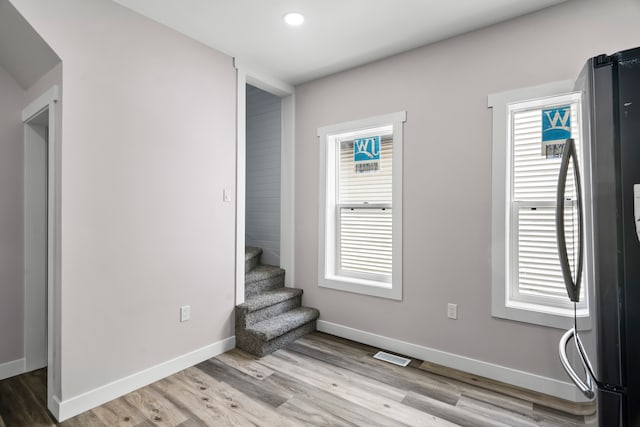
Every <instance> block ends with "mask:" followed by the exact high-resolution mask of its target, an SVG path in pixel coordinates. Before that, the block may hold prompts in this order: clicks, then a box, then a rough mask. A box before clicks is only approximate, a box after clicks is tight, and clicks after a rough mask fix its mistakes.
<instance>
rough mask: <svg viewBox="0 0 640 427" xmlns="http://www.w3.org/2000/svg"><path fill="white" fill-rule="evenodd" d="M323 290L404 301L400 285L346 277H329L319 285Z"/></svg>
mask: <svg viewBox="0 0 640 427" xmlns="http://www.w3.org/2000/svg"><path fill="white" fill-rule="evenodd" d="M318 286H320V287H321V288H329V289H336V290H339V291H345V292H351V293H356V294H362V295H370V296H374V297H380V298H387V299H393V300H398V301H401V300H402V288H401V287H400V285H399V284H395V285H394V284H393V283H385V282H377V281H374V280H366V279H356V278H353V277H345V276H327V277H324V279H321V280H320V283H319V284H318Z"/></svg>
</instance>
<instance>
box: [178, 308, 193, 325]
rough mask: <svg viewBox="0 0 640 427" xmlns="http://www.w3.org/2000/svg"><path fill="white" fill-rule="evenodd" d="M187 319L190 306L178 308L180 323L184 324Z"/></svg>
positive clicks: (189, 313)
mask: <svg viewBox="0 0 640 427" xmlns="http://www.w3.org/2000/svg"><path fill="white" fill-rule="evenodd" d="M189 319H191V306H190V305H183V306H182V307H180V321H181V322H186V321H187V320H189Z"/></svg>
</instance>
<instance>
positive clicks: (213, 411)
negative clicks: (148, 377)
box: [156, 371, 251, 426]
mask: <svg viewBox="0 0 640 427" xmlns="http://www.w3.org/2000/svg"><path fill="white" fill-rule="evenodd" d="M184 375H185V373H184V371H181V372H178V373H177V374H175V375H172V376H170V377H168V378H165V379H163V380H161V381H158V382H157V383H156V389H157V390H162V392H163V393H164V394H165V395H167V396H169V395H170V396H171V398H172V399H173V403H174V404H176V402H177V401H179V402H181V403H182V405H183V407H184V408H185V409H187V410H188V412H189V414H190V415H191V417H190V418H192V419H196V420H198V422H200V423H202V424H204V425H207V426H209V425H211V426H229V425H234V424H233V423H235V424H236V425H238V426H250V425H251V424H250V423H248V422H247V421H246V419H244V418H242V417H241V416H239V415H237V414H234V413H229V412H228V411H227V410H226V408H225V406H224V405H220V406H221V407H218V405H216V404H215V403H216V402H213V403H211V398H210V397H209V394H208V393H207V394H204V393H202V390H199V389H197V388H194V387H192V386H191V385H190V383H189V381H186V380H184V378H183V376H184ZM178 406H179V405H178Z"/></svg>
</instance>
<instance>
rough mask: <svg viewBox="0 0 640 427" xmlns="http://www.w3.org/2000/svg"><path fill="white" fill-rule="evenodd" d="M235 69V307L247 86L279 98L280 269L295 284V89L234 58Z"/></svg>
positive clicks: (240, 294)
mask: <svg viewBox="0 0 640 427" xmlns="http://www.w3.org/2000/svg"><path fill="white" fill-rule="evenodd" d="M234 66H235V68H236V76H237V78H236V85H237V86H236V87H237V89H236V90H237V92H236V97H237V98H236V266H235V268H236V305H238V304H242V303H243V302H244V253H245V249H244V248H245V219H246V183H247V180H246V177H247V175H246V172H247V165H246V162H247V157H246V153H247V135H246V125H247V104H246V87H247V84H250V85H252V86H255V87H257V88H259V89H262V90H264V91H266V92H269V93H271V94H272V95H275V96H277V97H279V98H280V99H281V103H282V104H281V107H282V110H281V111H282V112H281V117H282V118H281V138H282V140H281V145H280V147H281V149H280V267H281V268H283V269H284V270H286V272H287V274H286V275H285V286H287V287H293V284H294V283H295V271H294V262H295V253H294V245H295V241H294V237H295V232H294V218H295V212H294V210H295V204H294V201H295V199H294V197H295V145H294V132H295V88H294V87H293V86H291V85H289V84H287V83H284V82H281V81H278V80H277V79H273V78H271V77H269V76H265V75H263V74H261V73H259V72H256V71H254V70H250V69H248V68H246V67H244V66H243V64H241V63H239V61H238V60H237V59H234Z"/></svg>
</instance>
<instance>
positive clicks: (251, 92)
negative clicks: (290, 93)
mask: <svg viewBox="0 0 640 427" xmlns="http://www.w3.org/2000/svg"><path fill="white" fill-rule="evenodd" d="M281 118H282V116H281V101H280V98H279V97H277V96H275V95H272V94H270V93H268V92H265V91H263V90H261V89H258V88H256V87H254V86H251V85H247V195H246V220H245V224H246V243H247V245H249V246H258V247H261V248H262V249H263V254H262V262H263V263H265V264H271V265H278V266H279V265H280V145H281V132H280V129H281Z"/></svg>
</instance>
